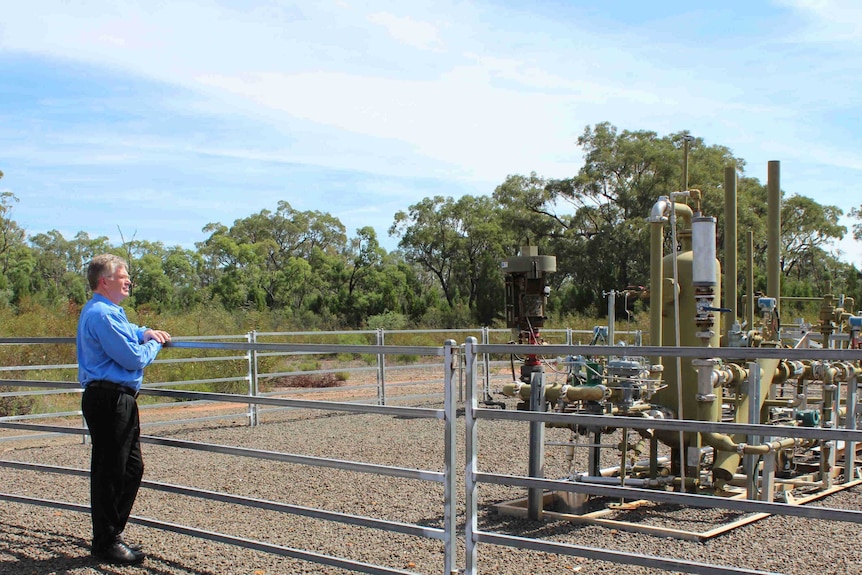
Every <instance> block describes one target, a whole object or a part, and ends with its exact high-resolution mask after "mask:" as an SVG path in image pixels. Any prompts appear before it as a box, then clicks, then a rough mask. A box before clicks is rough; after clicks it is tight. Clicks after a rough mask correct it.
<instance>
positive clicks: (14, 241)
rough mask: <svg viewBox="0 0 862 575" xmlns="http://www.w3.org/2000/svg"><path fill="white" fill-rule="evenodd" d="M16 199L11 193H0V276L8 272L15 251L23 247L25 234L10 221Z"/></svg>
mask: <svg viewBox="0 0 862 575" xmlns="http://www.w3.org/2000/svg"><path fill="white" fill-rule="evenodd" d="M16 203H18V197H17V196H15V194H13V193H12V192H0V275H5V274H6V272H7V271H9V267H10V261H11V258H12V254H13V253H14V251H15V249H16V248H18V247H21V246H22V245H24V239H25V233H24V230H22V229H21V228H20V227H19V226H18V224H17V223H16V222H15V220H13V219H12V212H13V208H14V205H15V204H16Z"/></svg>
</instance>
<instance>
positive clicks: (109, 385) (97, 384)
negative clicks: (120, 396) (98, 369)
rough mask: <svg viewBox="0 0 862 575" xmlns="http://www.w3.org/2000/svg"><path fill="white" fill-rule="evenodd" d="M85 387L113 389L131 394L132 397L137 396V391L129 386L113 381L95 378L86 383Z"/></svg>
mask: <svg viewBox="0 0 862 575" xmlns="http://www.w3.org/2000/svg"><path fill="white" fill-rule="evenodd" d="M87 387H92V388H95V389H112V390H114V391H119V392H120V393H125V394H126V395H131V396H132V397H138V392H137V391H135V390H134V389H132V388H131V387H127V386H125V385H120V384H119V383H114V382H113V381H105V380H102V379H97V380H96V381H91V382H90V383H88V384H87Z"/></svg>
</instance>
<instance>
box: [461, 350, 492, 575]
mask: <svg viewBox="0 0 862 575" xmlns="http://www.w3.org/2000/svg"><path fill="white" fill-rule="evenodd" d="M475 346H476V338H475V337H468V338H467V340H466V343H465V344H464V356H465V360H466V362H467V403H466V405H465V406H464V407H465V409H464V425H465V427H466V436H465V442H464V452H465V457H466V467H465V469H464V506H465V518H464V542H465V555H466V558H465V559H466V568H465V570H464V575H476V568H477V562H478V550H477V548H476V535H475V533H476V531H478V529H479V527H478V519H477V516H478V504H477V501H476V498H477V497H478V489H477V487H478V485H477V483H476V472H477V471H478V467H477V460H478V449H479V442H478V433H477V429H476V419H475V417H474V412H475V410H476V409H477V407H478V403H477V401H476V370H477V366H476V347H475ZM486 356H487V354H486Z"/></svg>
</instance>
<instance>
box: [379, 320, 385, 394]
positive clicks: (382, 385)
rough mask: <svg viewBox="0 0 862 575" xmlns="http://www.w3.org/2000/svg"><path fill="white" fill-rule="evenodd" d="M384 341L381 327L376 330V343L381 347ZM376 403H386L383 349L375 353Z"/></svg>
mask: <svg viewBox="0 0 862 575" xmlns="http://www.w3.org/2000/svg"><path fill="white" fill-rule="evenodd" d="M384 343H385V335H384V333H383V328H379V329H378V330H377V345H379V346H380V347H381V348H382V347H383V345H384ZM377 404H378V405H386V355H385V354H384V353H383V351H380V352H378V353H377Z"/></svg>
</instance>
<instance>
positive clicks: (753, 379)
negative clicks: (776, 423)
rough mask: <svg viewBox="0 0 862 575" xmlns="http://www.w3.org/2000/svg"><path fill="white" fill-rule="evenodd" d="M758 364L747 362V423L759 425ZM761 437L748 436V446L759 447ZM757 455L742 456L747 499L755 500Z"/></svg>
mask: <svg viewBox="0 0 862 575" xmlns="http://www.w3.org/2000/svg"><path fill="white" fill-rule="evenodd" d="M760 399H761V397H760V364H759V363H757V362H756V361H750V362H748V423H760ZM762 441H763V437H761V436H760V435H749V436H748V443H749V444H750V445H760V444H761V442H762ZM758 459H759V458H758V456H757V455H745V456H743V469H745V475H746V490H747V491H748V499H751V500H755V499H758V497H757V490H758V487H759V486H758V481H757V461H758Z"/></svg>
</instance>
